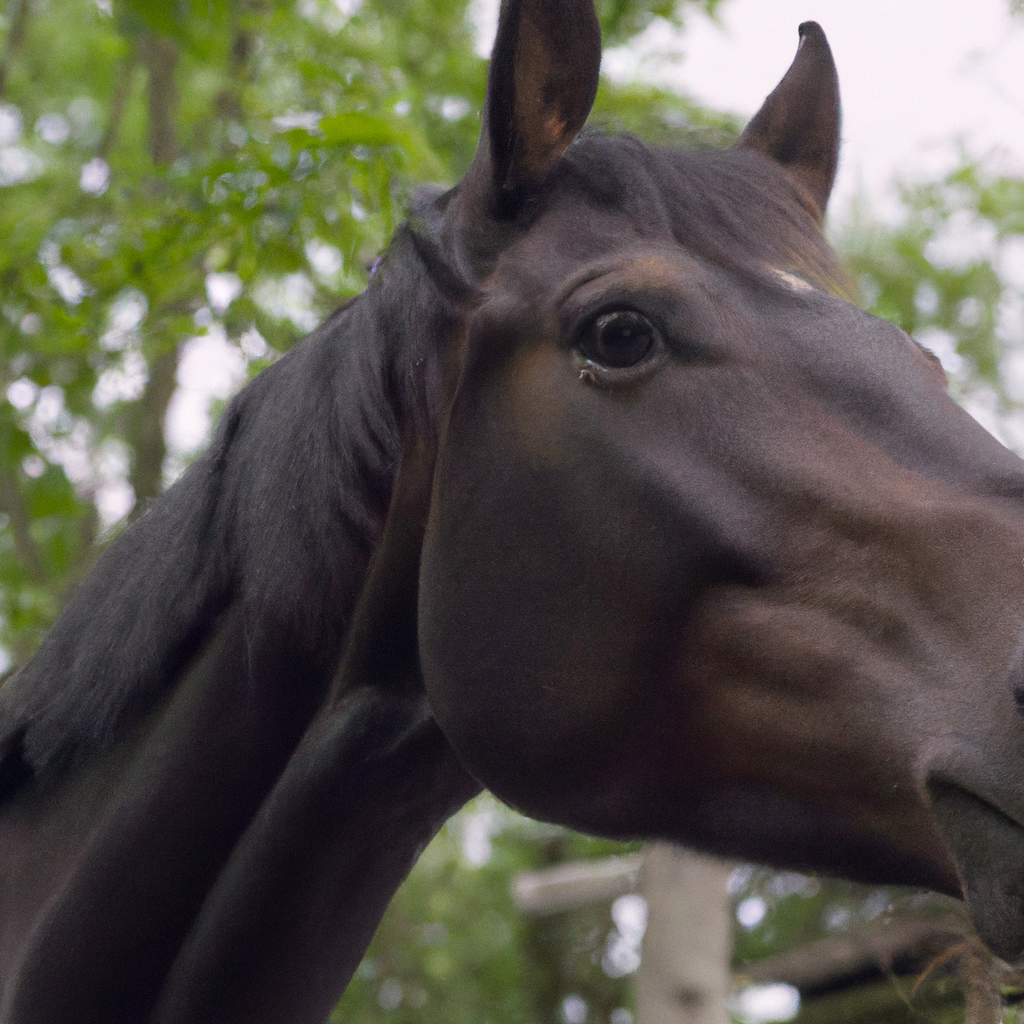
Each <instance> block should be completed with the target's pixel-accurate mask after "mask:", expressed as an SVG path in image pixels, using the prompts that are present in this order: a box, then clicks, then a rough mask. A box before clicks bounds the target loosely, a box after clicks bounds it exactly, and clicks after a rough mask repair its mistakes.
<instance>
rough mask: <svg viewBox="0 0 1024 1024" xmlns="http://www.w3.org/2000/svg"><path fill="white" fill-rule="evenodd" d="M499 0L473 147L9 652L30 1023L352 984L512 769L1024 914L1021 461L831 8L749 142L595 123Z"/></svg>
mask: <svg viewBox="0 0 1024 1024" xmlns="http://www.w3.org/2000/svg"><path fill="white" fill-rule="evenodd" d="M600 59H601V40H600V30H599V26H598V22H597V19H596V16H595V12H594V9H593V5H592V0H505V2H504V3H503V4H502V8H501V14H500V18H499V26H498V33H497V39H496V42H495V45H494V50H493V55H492V58H491V63H490V70H489V77H488V87H487V94H486V101H485V109H484V111H483V117H482V130H481V135H480V141H479V146H478V149H477V152H476V155H475V157H474V158H473V161H472V163H471V165H470V167H469V169H468V171H467V173H466V175H465V176H464V178H463V179H462V180H461V182H460V183H459V184H458V185H457V186H455V187H454V188H452V189H447V190H444V189H438V188H433V189H431V188H428V189H424V190H421V191H420V192H418V193H417V194H416V196H415V197H414V199H413V200H412V203H411V207H410V212H409V217H408V220H407V222H406V223H405V224H404V225H403V226H402V227H401V229H400V230H399V231H398V232H397V234H396V236H395V238H394V239H393V241H392V243H391V245H390V247H389V248H388V250H387V253H386V256H385V258H384V259H383V262H382V264H381V265H380V267H379V269H378V270H377V272H376V273H375V274H374V276H373V277H372V279H371V281H370V284H369V286H368V288H367V289H366V291H365V292H364V293H363V294H362V295H361V296H359V297H358V298H356V299H355V300H353V301H351V302H349V303H348V304H347V305H345V306H343V307H342V308H341V309H339V310H338V311H337V312H335V313H334V314H333V315H332V316H331V317H329V318H328V319H327V321H326V322H325V323H324V324H323V325H321V326H320V327H319V328H318V329H317V330H315V331H314V332H313V333H312V335H311V336H310V337H309V338H308V339H306V340H305V341H304V342H303V343H301V344H300V345H298V346H297V347H296V348H295V349H294V350H293V351H291V352H290V353H289V354H288V355H286V356H285V357H283V358H282V359H280V360H279V361H278V362H277V363H275V364H274V365H273V366H271V367H270V368H269V369H267V370H265V371H264V372H263V373H262V374H260V375H259V376H257V377H256V378H255V379H254V380H253V381H252V382H251V383H250V384H249V385H248V386H247V387H246V388H245V389H244V390H243V391H242V392H241V393H240V394H239V395H238V396H237V397H236V398H235V399H234V400H233V401H232V402H231V403H230V405H229V406H228V407H227V409H226V411H225V413H224V416H223V418H222V421H221V423H220V425H219V428H218V430H217V433H216V437H215V439H214V441H213V443H212V446H211V448H210V450H209V451H208V452H207V453H206V454H205V455H204V456H203V457H201V458H200V459H199V460H198V461H197V462H196V464H195V465H194V466H193V467H192V468H191V469H190V470H189V471H188V472H187V473H186V474H185V475H184V476H183V477H182V478H181V479H180V480H179V481H178V482H177V483H175V484H174V485H173V486H172V487H171V488H169V489H168V490H167V492H166V493H165V494H164V495H163V496H162V497H161V498H160V499H159V500H157V501H155V502H154V503H153V504H152V506H151V507H150V508H149V509H148V511H147V512H146V513H145V514H144V515H143V516H142V517H141V518H140V519H139V520H138V521H137V522H135V523H134V524H133V525H132V526H131V527H130V528H129V529H127V530H126V531H125V532H124V534H123V535H122V536H121V537H120V538H119V539H118V540H117V541H116V543H114V544H113V545H111V546H110V547H109V548H108V549H107V550H106V551H105V553H104V554H103V555H102V557H101V558H100V559H99V560H98V562H97V564H96V566H95V568H94V569H93V571H92V573H91V575H90V576H89V577H88V578H87V579H86V581H85V582H84V583H83V584H82V585H81V586H80V588H79V589H78V590H77V592H76V593H75V594H74V595H73V596H72V597H71V599H70V601H69V603H68V605H67V607H66V609H65V610H64V612H63V614H62V615H61V617H60V619H59V620H58V622H57V623H56V625H55V626H54V627H53V629H52V630H51V632H50V633H49V634H48V636H47V637H46V638H45V640H44V641H43V643H42V645H41V647H40V649H39V651H38V653H37V654H36V655H35V657H34V658H33V660H31V661H30V662H29V663H28V664H26V665H25V666H24V667H23V668H22V669H21V670H20V671H19V672H18V673H17V674H16V675H15V676H14V677H13V678H12V679H11V680H10V681H9V682H8V683H7V684H6V685H5V686H4V687H3V688H2V689H0V879H2V884H0V993H2V995H0V1021H2V1022H3V1024H56V1022H58V1021H60V1022H65V1021H69V1020H73V1021H76V1022H80V1024H93V1022H95V1024H100V1022H102V1024H140V1022H147V1024H200V1022H202V1024H211V1022H214V1024H240V1022H242V1021H245V1022H247V1024H282V1022H308V1021H316V1020H321V1019H323V1018H324V1017H325V1016H326V1014H327V1012H328V1011H329V1009H330V1007H331V1006H332V1005H333V1003H334V1001H335V1000H336V998H337V997H338V995H339V994H340V992H341V990H342V989H343V988H344V986H345V984H346V981H347V979H348V978H349V977H350V976H351V975H352V972H353V971H354V969H355V967H356V966H357V964H358V962H359V960H360V958H361V956H362V954H363V951H364V950H365V947H366V945H367V943H368V941H369V939H370V937H371V935H372V933H373V930H374V928H375V926H376V924H377V922H378V920H379V918H380V916H381V914H382V913H383V911H384V908H385V907H386V905H387V903H388V901H389V900H390V898H391V896H392V894H393V893H394V891H395V889H396V888H397V886H398V885H399V884H400V882H401V881H402V879H403V878H404V877H405V875H406V873H407V872H408V871H409V869H410V867H411V866H412V864H413V863H414V862H415V860H416V858H417V856H418V854H419V852H420V851H421V849H422V848H423V846H424V845H425V844H426V843H427V841H428V840H429V839H430V837H431V836H432V835H433V834H434V833H435V831H436V830H437V829H438V828H439V827H440V826H441V824H442V823H443V822H444V821H445V820H446V819H447V818H448V817H449V816H450V815H451V814H452V813H453V812H454V811H455V810H456V809H457V808H458V807H460V806H461V805H462V804H463V803H464V802H465V801H466V800H468V799H469V798H470V797H472V796H473V795H474V794H476V793H477V792H478V791H479V790H480V789H481V787H485V786H486V787H488V788H489V789H490V790H492V791H493V792H494V793H495V794H497V795H498V796H499V797H500V798H501V799H502V800H504V801H506V802H507V803H509V804H511V805H512V806H514V807H517V808H519V809H521V810H522V811H524V812H525V813H527V814H530V815H533V816H535V817H537V818H540V819H544V820H547V821H554V822H560V823H563V824H566V825H570V826H572V827H574V828H577V829H582V830H585V831H588V832H591V833H594V834H598V835H605V836H614V837H623V838H624V837H642V838H656V839H667V840H672V841H676V842H682V843H686V844H691V845H693V846H696V847H700V848H702V849H706V850H710V851H713V852H718V853H721V854H725V855H729V856H741V857H744V858H747V859H752V860H760V861H765V862H770V863H775V864H778V865H787V866H792V867H796V868H805V869H816V870H822V871H827V872H833V873H838V874H841V875H846V876H849V877H853V878H860V879H865V880H873V881H876V882H885V883H907V884H914V885H923V886H928V887H931V888H933V889H936V890H939V891H943V892H947V893H951V894H954V895H957V896H962V897H963V898H964V899H965V900H966V903H967V906H968V909H969V912H970V914H971V917H972V919H973V921H974V923H975V925H976V927H977V929H978V931H979V933H980V935H981V936H982V938H983V939H984V940H985V941H986V942H987V943H988V944H989V945H990V946H991V948H992V949H993V950H994V951H995V952H996V953H997V954H999V955H1000V956H1002V957H1004V958H1006V959H1008V960H1020V958H1021V956H1022V953H1024V771H1022V765H1024V760H1022V758H1021V756H1020V755H1021V752H1022V747H1024V721H1022V712H1024V645H1022V637H1024V587H1022V583H1024V578H1022V574H1024V562H1022V559H1024V506H1022V498H1024V464H1022V463H1021V461H1020V460H1018V459H1017V458H1016V457H1015V456H1014V455H1012V454H1011V453H1010V452H1008V451H1007V450H1006V449H1005V448H1003V447H1002V445H1000V444H999V443H998V442H997V441H996V440H994V439H993V438H992V437H991V436H990V435H989V434H988V433H986V432H985V431H984V430H983V429H982V428H981V427H980V426H978V425H977V424H976V423H975V422H974V421H973V420H972V419H971V418H970V417H969V416H968V415H967V414H966V413H965V412H963V411H962V410H961V409H960V408H958V407H957V406H956V405H955V403H954V402H953V401H952V400H951V399H950V398H949V397H948V395H947V393H946V389H945V379H944V376H943V373H942V371H941V367H940V366H939V365H938V363H937V361H936V360H935V359H934V358H933V357H932V356H930V355H929V354H928V353H926V352H925V351H924V350H923V349H922V348H921V347H920V346H918V345H917V344H916V343H915V342H914V341H913V340H912V339H911V338H909V337H908V336H907V335H906V334H904V333H903V332H902V331H900V330H899V329H898V328H896V327H895V326H893V325H892V324H889V323H887V322H885V321H882V320H879V319H876V318H875V317H873V316H870V315H869V314H867V313H865V312H863V311H862V310H861V309H859V308H858V307H857V306H856V305H855V304H854V303H853V302H851V301H850V300H849V292H848V289H847V286H846V284H845V283H844V277H843V274H842V270H841V268H840V266H839V263H838V261H837V259H836V257H835V256H834V254H833V253H832V251H831V250H830V249H829V247H828V245H827V244H826V242H825V241H824V238H823V235H822V233H821V223H822V219H823V217H824V214H825V210H826V205H827V202H828V198H829V194H830V191H831V188H832V183H833V179H834V176H835V171H836V166H837V160H838V147H839V134H840V131H839V117H840V110H839V93H838V85H837V77H836V71H835V66H834V63H833V60H832V56H831V53H830V50H829V46H828V43H827V41H826V38H825V36H824V34H823V32H822V30H821V28H820V27H819V26H818V25H817V24H815V23H813V22H807V23H805V24H803V25H801V26H800V45H799V48H798V50H797V55H796V58H795V59H794V61H793V64H792V66H791V67H790V69H789V71H788V72H787V73H786V75H785V77H784V78H783V79H782V80H781V82H780V83H779V85H778V87H777V88H776V89H775V90H774V91H773V92H772V93H771V94H770V95H769V96H768V98H767V99H766V101H765V103H764V105H763V107H762V108H761V109H760V111H759V112H758V113H757V114H756V116H755V117H754V118H753V120H752V121H751V122H750V124H749V125H748V126H747V128H746V129H745V131H744V132H743V134H742V136H741V137H740V139H739V141H738V143H737V144H736V145H735V146H734V147H733V148H731V149H729V150H726V151H708V152H674V151H669V150H656V149H651V148H648V147H646V146H645V145H643V144H642V143H641V142H639V141H638V140H636V139H635V138H632V137H629V136H628V135H622V134H618V135H617V134H614V133H602V132H597V131H593V130H591V129H585V127H584V126H585V122H586V120H587V117H588V115H589V112H590V109H591V106H592V103H593V100H594V96H595V92H596V88H597V81H598V73H599V67H600Z"/></svg>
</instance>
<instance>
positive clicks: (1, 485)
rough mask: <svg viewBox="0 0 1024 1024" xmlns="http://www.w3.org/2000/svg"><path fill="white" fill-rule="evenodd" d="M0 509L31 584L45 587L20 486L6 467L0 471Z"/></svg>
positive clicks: (45, 578)
mask: <svg viewBox="0 0 1024 1024" xmlns="http://www.w3.org/2000/svg"><path fill="white" fill-rule="evenodd" d="M0 508H2V509H3V511H4V512H6V513H7V518H8V519H9V520H10V523H11V532H12V533H13V534H14V548H15V550H16V551H17V552H18V557H19V558H20V559H21V560H22V562H23V563H24V564H25V568H26V570H27V571H28V574H29V576H30V577H31V579H32V582H33V583H36V584H38V585H39V586H41V587H45V586H46V585H47V584H48V583H49V580H48V579H47V577H46V570H45V569H44V568H43V559H42V556H41V555H40V552H39V546H38V545H37V544H36V542H35V540H34V539H33V537H32V532H31V530H30V529H29V516H28V509H26V508H25V499H24V498H23V497H22V494H21V486H20V485H19V483H18V477H17V474H16V473H15V471H14V470H12V469H11V468H9V467H7V466H5V467H4V468H3V470H2V471H0Z"/></svg>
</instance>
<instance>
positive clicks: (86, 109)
mask: <svg viewBox="0 0 1024 1024" xmlns="http://www.w3.org/2000/svg"><path fill="white" fill-rule="evenodd" d="M3 4H4V6H3V9H2V11H3V13H2V17H0V239H2V240H3V241H2V244H0V345H2V351H0V374H2V377H3V380H2V384H3V387H2V390H0V525H2V530H0V672H3V673H5V674H7V673H10V672H11V671H13V670H14V669H16V668H17V666H18V665H19V664H21V663H23V662H24V661H25V660H26V659H27V658H28V657H29V656H30V655H31V653H32V651H33V650H34V649H35V647H36V645H37V643H38V641H39V639H40V637H41V635H42V634H43V632H44V631H45V630H46V628H47V627H48V626H49V625H50V624H51V623H52V621H53V620H54V618H55V616H56V615H57V612H58V610H59V608H60V607H61V604H62V602H63V601H64V599H65V597H66V596H67V594H68V593H69V591H70V590H71V589H72V588H73V587H74V586H75V585H76V583H77V582H78V581H79V580H81V579H82V577H83V575H84V574H85V573H86V571H87V570H88V568H89V566H90V565H91V564H92V562H93V560H94V558H95V557H96V553H97V551H98V550H99V549H100V548H101V547H102V545H104V544H105V543H107V542H109V540H110V539H111V538H112V537H114V536H116V535H117V533H118V532H119V531H120V530H121V529H123V528H124V526H125V525H126V524H127V523H128V522H130V521H131V520H132V518H133V517H134V516H136V515H138V514H139V513H140V512H141V510H142V509H144V508H145V506H146V503H147V502H148V501H150V500H151V499H152V498H153V497H154V496H155V495H156V494H158V493H159V492H160V491H161V490H162V489H163V488H164V487H166V486H167V485H168V484H169V483H171V482H172V481H173V480H174V479H175V478H176V477H177V476H178V475H179V474H180V473H181V472H182V471H183V470H184V469H185V467H187V466H188V464H189V462H190V461H191V460H192V459H193V458H194V457H195V455H196V454H197V453H198V452H199V451H200V450H201V449H202V448H203V446H204V444H205V443H206V440H207V438H208V436H209V432H210V426H211V423H212V422H214V421H215V420H216V416H217V414H218V411H219V409H220V407H221V406H222V405H223V403H224V402H225V400H226V399H227V398H228V397H229V396H230V395H231V394H233V393H234V391H235V390H237V389H238V388H239V387H240V386H242V384H243V383H244V382H245V381H246V380H247V379H248V378H249V377H251V376H252V375H253V374H255V373H257V372H258V371H259V370H260V369H261V368H262V367H264V366H266V365H268V363H270V362H272V361H273V360H274V359H276V358H278V357H279V356H280V355H281V354H282V353H284V352H286V351H287V350H288V349H289V348H290V347H291V346H292V345H293V344H295V342H296V341H297V340H298V339H299V338H301V337H302V336H303V334H304V333H306V332H307V331H308V330H309V329H310V328H311V327H312V326H313V325H315V324H316V323H317V322H318V320H319V319H320V318H322V317H323V316H324V315H325V314H326V313H328V312H329V311H330V310H331V309H332V308H333V307H335V306H336V305H338V303H339V302H341V301H342V300H344V299H345V298H347V297H349V296H351V295H353V294H355V293H357V292H358V291H360V290H361V289H362V288H363V287H364V285H365V283H366V280H367V273H368V268H369V267H370V266H371V265H372V263H373V261H374V260H375V259H376V257H377V256H378V255H379V254H380V253H381V251H382V249H383V247H384V245H385V244H386V241H387V239H388V237H389V236H390V235H391V233H392V232H393V231H394V229H395V227H396V225H397V224H398V223H400V221H401V219H402V217H403V211H404V209H405V207H406V203H407V200H408V197H409V194H410V191H411V190H412V189H413V188H414V187H415V185H416V184H418V183H423V182H430V181H434V182H442V183H454V182H455V181H456V180H457V179H458V178H459V176H460V175H461V173H462V172H463V170H464V169H465V168H466V166H467V165H468V162H469V160H470V157H471V155H472V152H473V149H474V146H475V143H476V137H477V134H478V131H479V114H478V111H479V109H480V105H481V102H482V99H483V91H484V83H485V75H486V62H485V55H486V53H487V51H488V49H489V46H490V40H491V37H492V35H493V31H494V24H495V16H496V2H494V0H490V2H485V0H477V2H469V0H3ZM1019 7H1020V3H1019V0H945V2H942V3H939V2H935V0H931V2H924V0H903V2H901V3H899V4H894V3H892V2H887V3H885V4H884V5H883V3H882V2H881V0H861V2H859V3H857V4H851V3H849V2H848V0H845V2H844V0H599V2H598V8H599V11H600V14H601V18H602V23H603V28H604V33H605V40H606V45H607V47H608V50H607V52H606V57H605V64H604V68H605V74H604V76H603V79H602V84H601V90H600V93H599V96H598V100H597V104H596V107H595V111H594V115H593V117H592V119H591V121H592V123H593V124H597V125H601V126H603V127H605V128H606V129H607V130H609V131H630V132H634V133H636V134H638V135H640V136H642V137H643V138H645V139H647V140H649V141H651V142H653V143H657V144H671V145H680V146H691V147H700V146H709V145H711V146H719V145H727V144H728V143H729V142H730V141H731V140H732V139H733V138H735V136H736V135H737V133H738V131H739V130H740V128H741V127H742V124H743V123H744V120H745V118H746V117H749V116H750V114H752V113H753V112H754V110H756V108H757V106H758V105H759V104H760V102H761V99H762V98H763V97H764V96H765V95H766V94H767V93H768V92H769V91H770V90H771V89H772V88H773V87H774V85H775V83H776V82H777V80H778V79H779V78H780V77H781V75H782V74H783V72H784V71H785V68H786V67H787V66H788V63H789V61H790V59H791V57H792V54H793V52H794V50H795V45H796V39H797V36H796V26H797V24H798V23H799V22H800V21H802V20H805V19H806V18H815V19H816V20H818V21H820V22H821V23H822V24H823V25H824V27H825V29H826V31H827V32H828V34H829V37H830V40H831V42H832V45H833V48H834V50H835V53H836V58H837V62H838V64H839V68H840V78H841V81H842V83H843V87H844V97H845V111H846V120H845V127H844V138H845V144H846V145H845V150H844V157H843V163H842V165H841V171H840V178H839V181H838V184H837V192H836V197H835V200H834V202H833V206H832V212H831V214H830V218H829V225H828V230H829V233H830V236H831V238H832V240H833V242H834V243H835V245H836V246H837V247H838V248H839V250H840V251H841V252H842V253H843V255H844V257H845V258H846V260H847V262H848V264H849V266H850V268H851V271H852V274H853V277H854V279H855V280H856V281H857V283H858V287H859V290H860V297H861V300H862V302H863V304H864V305H865V307H866V308H868V309H870V310H872V311H874V312H876V313H878V314H879V315H881V316H884V317H887V318H889V319H891V320H893V321H895V322H896V323H898V324H899V325H900V326H901V327H903V328H904V329H905V330H907V331H909V332H911V333H912V334H914V335H915V337H917V338H918V339H919V340H920V341H921V342H922V343H924V344H926V345H927V346H929V347H930V348H932V349H933V350H934V351H935V352H936V353H937V354H938V356H939V357H940V358H941V360H942V362H943V364H944V365H945V367H946V369H947V371H948V373H949V376H950V387H951V390H952V391H953V393H954V395H955V396H956V397H957V399H958V400H959V401H961V402H962V403H963V404H964V405H965V406H966V407H967V408H968V409H969V410H970V412H971V413H972V414H973V415H975V416H976V417H977V418H978V419H979V420H981V422H982V423H983V424H984V425H985V426H986V427H987V428H988V429H989V430H991V431H992V432H993V433H995V434H996V435H997V436H998V437H1000V438H1001V439H1002V440H1003V441H1004V442H1005V443H1006V444H1008V445H1009V446H1011V447H1014V448H1016V449H1017V450H1018V451H1024V407H1022V402H1024V158H1022V154H1024V72H1022V71H1021V69H1022V68H1024V13H1022V12H1021V11H1020V10H1019ZM1022 991H1024V988H1022V987H1021V979H1020V978H1018V977H1017V976H1016V975H1014V974H1013V973H1012V972H1010V971H1009V970H1008V969H1006V968H1005V966H1004V965H1000V964H998V963H994V962H992V961H991V960H990V959H989V958H987V956H986V955H984V953H983V951H982V950H981V949H980V947H979V946H978V944H977V943H976V941H975V940H974V939H973V937H972V936H971V933H970V930H969V927H968V926H967V925H966V924H965V922H964V920H963V917H962V915H961V914H960V913H959V911H958V909H957V906H956V905H955V904H954V903H952V902H951V901H945V900H939V899H938V898H936V897H933V896H928V895H927V894H923V893H918V892H914V891H906V890H895V889H878V888H871V887H864V886H856V885H852V884H849V883H841V882H837V881H834V880H827V879H819V878H812V877H808V876H804V875H798V874H794V873H777V872H772V871H769V870H767V869H764V868H760V867H756V866H751V865H722V864H717V863H714V862H710V861H707V860H704V859H702V858H697V857H694V856H692V855H686V854H682V853H679V852H675V851H671V850H667V849H664V848H654V849H650V850H646V851H642V850H641V849H640V848H639V847H638V846H636V847H630V846H623V845H621V844H613V843H608V842H603V841H596V840H592V839H587V838H585V837H583V836H579V835H576V834H574V833H571V832H568V831H566V830H564V829H559V828H555V827H551V826H548V825H541V824H538V823H535V822H531V821H528V820H526V819H523V818H521V817H519V816H518V815H516V814H515V813H513V812H512V811H510V810H508V809H507V808H504V807H502V806H501V805H499V804H498V803H497V802H496V801H494V800H493V799H492V798H490V797H488V796H486V795H485V796H482V797H480V798H479V799H478V800H476V801H474V802H473V803H472V804H471V805H470V806H469V807H468V808H467V809H466V810H465V811H464V812H463V813H462V814H460V815H459V816H458V817H457V818H455V819H453V821H452V822H450V823H449V825H448V826H447V827H446V828H445V829H444V830H443V831H442V832H441V834H440V835H439V836H438V838H437V839H436V840H435V842H434V843H433V844H432V845H431V846H430V847H429V848H428V849H427V851H426V852H425V854H424V855H423V858H422V860H421V862H420V864H419V865H418V867H417V868H416V869H415V871H414V872H413V874H412V876H411V877H410V879H409V880H408V882H407V883H406V885H405V886H404V888H403V889H402V890H401V892H400V894H399V896H398V898H397V899H396V900H395V902H394V904H393V905H392V907H391V909H390V910H389V912H388V915H387V917H386V918H385V920H384V922H383V924H382V926H381V928H380V931H379V933H378V935H377V937H376V939H375V940H374V943H373V945H372V947H371V949H370V951H369V953H368V955H367V957H366V959H365V961H364V962H363V964H362V966H361V967H360V969H359V971H358V973H357V976H356V978H355V979H354V980H353V982H352V984H351V986H350V988H349V991H348V993H347V994H346V996H345V997H344V999H343V1001H342V1003H341V1004H340V1005H339V1007H338V1009H337V1010H336V1012H335V1015H334V1017H333V1018H332V1019H334V1020H336V1021H351V1022H371V1021H395V1022H409V1024H412V1022H423V1024H433V1022H437V1024H441V1022H445V1024H448V1022H453V1021H454V1022H460V1024H461V1022H481V1024H492V1022H493V1024H556V1022H564V1024H584V1022H593V1024H684V1022H687V1024H701V1022H707V1024H711V1022H724V1021H726V1020H728V1019H730V1017H731V1018H732V1019H734V1020H737V1021H744V1022H748V1024H762V1022H768V1021H772V1020H789V1019H795V1020H798V1021H803V1022H806V1024H810V1022H823V1024H824V1022H832V1024H843V1022H850V1024H853V1022H857V1024H869V1022H877V1024H888V1022H892V1024H896V1022H910V1021H922V1020H927V1021H936V1022H946V1021H949V1022H959V1021H963V1020H965V1015H966V1018H967V1019H969V1020H970V1021H971V1022H972V1024H980V1022H985V1024H989V1022H993V1024H994V1022H995V1021H998V1020H1000V1019H1001V1018H1002V1019H1004V1020H1006V1021H1013V1020H1017V1019H1018V1014H1017V1009H1016V1006H1017V1002H1018V1001H1019V999H1018V995H1019V993H1021V992H1022ZM638 992H639V1003H638Z"/></svg>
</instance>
